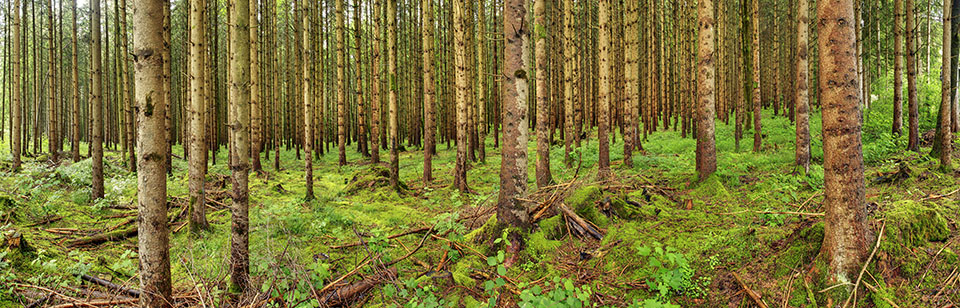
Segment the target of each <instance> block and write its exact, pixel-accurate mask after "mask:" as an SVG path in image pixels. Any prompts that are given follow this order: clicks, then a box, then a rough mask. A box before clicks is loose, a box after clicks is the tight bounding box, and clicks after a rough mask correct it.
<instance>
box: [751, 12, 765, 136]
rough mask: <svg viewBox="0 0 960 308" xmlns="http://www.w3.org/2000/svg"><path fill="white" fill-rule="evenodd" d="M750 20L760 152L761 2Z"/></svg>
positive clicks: (754, 126) (754, 107)
mask: <svg viewBox="0 0 960 308" xmlns="http://www.w3.org/2000/svg"><path fill="white" fill-rule="evenodd" d="M750 20H751V22H752V25H751V28H753V29H752V30H753V35H752V36H753V64H752V65H753V87H752V88H753V151H754V152H760V146H761V145H762V142H763V132H762V130H761V123H760V118H761V111H762V110H763V108H762V107H763V102H762V101H761V100H760V98H761V97H760V0H753V14H752V16H751V17H750Z"/></svg>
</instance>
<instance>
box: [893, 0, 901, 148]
mask: <svg viewBox="0 0 960 308" xmlns="http://www.w3.org/2000/svg"><path fill="white" fill-rule="evenodd" d="M902 22H903V0H894V1H893V37H894V38H893V134H894V135H900V133H901V130H902V126H903V78H902V77H901V76H903V69H902V67H903V63H902V62H901V61H903V60H902V59H903V29H902V28H901V27H900V25H901V24H902Z"/></svg>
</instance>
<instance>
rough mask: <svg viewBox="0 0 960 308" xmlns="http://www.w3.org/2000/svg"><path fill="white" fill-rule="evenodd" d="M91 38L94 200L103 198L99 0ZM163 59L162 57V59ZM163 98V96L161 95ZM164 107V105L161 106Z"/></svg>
mask: <svg viewBox="0 0 960 308" xmlns="http://www.w3.org/2000/svg"><path fill="white" fill-rule="evenodd" d="M90 8H91V10H90V28H91V30H90V32H91V33H90V37H91V38H90V39H91V40H92V43H91V44H92V46H91V47H90V53H91V54H92V58H93V59H92V60H91V63H92V64H91V72H90V78H91V79H92V80H91V82H90V89H91V91H92V92H91V93H90V100H91V102H92V105H91V108H92V109H93V110H92V112H91V113H90V117H91V118H93V125H92V126H93V128H92V130H93V131H92V134H91V136H92V137H91V138H90V156H92V157H93V191H92V192H93V198H92V199H93V200H94V201H95V200H98V199H100V198H103V97H102V95H103V77H102V75H103V69H102V67H103V65H102V64H101V62H102V61H101V60H100V55H101V50H100V49H101V48H100V3H99V0H96V1H91V2H90ZM162 60H163V59H161V61H162ZM161 98H162V96H161ZM161 107H163V106H161Z"/></svg>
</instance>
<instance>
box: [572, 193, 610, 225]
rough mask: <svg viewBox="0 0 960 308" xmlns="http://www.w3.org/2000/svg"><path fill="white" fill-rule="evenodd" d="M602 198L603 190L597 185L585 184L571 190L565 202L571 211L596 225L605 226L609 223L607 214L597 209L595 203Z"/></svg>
mask: <svg viewBox="0 0 960 308" xmlns="http://www.w3.org/2000/svg"><path fill="white" fill-rule="evenodd" d="M602 198H603V192H602V191H600V188H599V187H597V186H586V187H583V188H580V189H578V190H576V191H574V192H573V194H571V195H570V196H569V197H567V199H566V200H565V201H566V204H567V206H570V207H571V208H573V211H574V212H576V213H577V215H580V217H581V218H583V219H586V220H588V221H590V222H592V223H594V224H596V225H597V226H598V227H601V228H606V227H607V224H608V223H609V219H608V218H607V216H605V215H603V214H602V213H600V211H599V210H597V206H596V203H597V202H598V201H600V200H601V199H602Z"/></svg>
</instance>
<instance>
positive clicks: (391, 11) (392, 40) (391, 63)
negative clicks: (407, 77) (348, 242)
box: [387, 0, 400, 190]
mask: <svg viewBox="0 0 960 308" xmlns="http://www.w3.org/2000/svg"><path fill="white" fill-rule="evenodd" d="M387 69H388V70H389V76H390V77H389V78H390V79H389V83H390V97H389V100H390V102H389V105H390V106H389V108H390V110H389V111H390V186H391V187H393V189H395V190H399V189H400V152H399V151H400V123H399V113H400V110H399V107H397V91H399V83H398V81H399V80H397V0H387Z"/></svg>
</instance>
